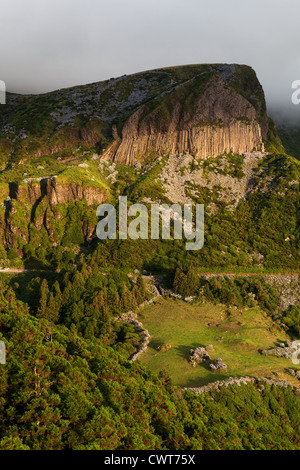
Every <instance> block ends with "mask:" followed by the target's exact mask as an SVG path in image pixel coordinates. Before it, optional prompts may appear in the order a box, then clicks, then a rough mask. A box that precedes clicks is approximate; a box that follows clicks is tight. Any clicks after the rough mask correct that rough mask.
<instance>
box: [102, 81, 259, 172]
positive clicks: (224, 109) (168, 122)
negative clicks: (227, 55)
mask: <svg viewBox="0 0 300 470" xmlns="http://www.w3.org/2000/svg"><path fill="white" fill-rule="evenodd" d="M199 78H200V79H199ZM259 118H260V114H259V113H258V111H257V109H255V107H254V105H253V104H251V103H250V102H249V101H248V100H247V99H246V98H244V97H243V96H242V95H241V94H239V93H238V92H237V91H235V90H234V89H233V88H232V87H230V86H229V85H228V84H227V83H226V82H225V80H224V79H223V78H222V77H221V75H219V74H218V73H214V74H211V73H207V74H204V76H201V77H196V78H194V79H192V80H189V81H188V83H184V84H183V85H180V86H179V87H177V88H176V89H175V90H174V91H172V92H170V93H169V94H167V95H166V96H165V97H164V98H163V99H162V101H160V102H159V103H157V106H154V109H152V110H149V106H147V105H143V106H141V107H140V108H139V109H138V110H137V111H135V112H134V113H133V114H132V115H131V116H130V117H129V119H128V120H127V121H126V122H125V124H124V126H123V128H122V132H121V136H120V137H119V136H118V135H115V139H114V142H113V144H112V145H111V146H110V148H108V150H107V151H106V153H105V157H106V158H107V159H109V160H114V161H117V162H119V163H125V164H133V163H135V162H136V160H140V159H142V158H143V156H144V155H146V154H147V153H151V152H155V153H158V154H163V153H171V154H174V153H185V152H187V153H189V154H191V155H193V156H195V157H197V158H201V159H205V158H208V157H214V156H218V155H222V154H224V153H229V152H230V153H238V154H241V153H244V152H250V151H252V150H263V149H264V144H263V140H264V138H266V132H267V126H266V123H265V121H266V116H264V115H263V119H262V120H261V122H259Z"/></svg>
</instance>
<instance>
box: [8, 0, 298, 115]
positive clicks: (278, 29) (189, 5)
mask: <svg viewBox="0 0 300 470" xmlns="http://www.w3.org/2000/svg"><path fill="white" fill-rule="evenodd" d="M0 6H1V9H0V19H1V29H0V58H1V62H0V79H1V80H4V81H5V82H6V85H7V89H8V90H9V91H13V92H19V93H40V92H46V91H51V90H54V89H58V88H65V87H68V86H73V85H79V84H85V83H91V82H96V81H100V80H105V79H107V78H110V77H117V76H120V75H123V74H130V73H135V72H139V71H142V70H148V69H153V68H156V67H165V66H172V65H182V64H191V63H214V62H221V63H240V64H248V65H251V66H252V67H253V68H254V69H255V71H256V72H257V75H258V78H259V80H260V81H261V83H262V85H263V87H264V90H265V93H266V98H267V102H268V104H269V106H270V105H275V104H281V105H284V106H289V105H290V103H291V94H292V91H291V84H292V82H293V81H294V80H300V60H299V59H300V27H299V21H300V1H299V0H107V1H104V0H0ZM296 108H297V106H295V105H294V107H293V109H294V111H295V109H296ZM297 112H298V114H299V117H300V105H299V110H298V109H297Z"/></svg>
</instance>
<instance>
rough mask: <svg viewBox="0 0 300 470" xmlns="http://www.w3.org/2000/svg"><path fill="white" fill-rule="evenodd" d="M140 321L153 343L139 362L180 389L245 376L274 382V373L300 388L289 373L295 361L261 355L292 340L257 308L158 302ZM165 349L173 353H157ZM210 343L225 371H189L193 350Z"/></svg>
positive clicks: (202, 367) (205, 368) (205, 367)
mask: <svg viewBox="0 0 300 470" xmlns="http://www.w3.org/2000/svg"><path fill="white" fill-rule="evenodd" d="M139 320H140V321H142V323H143V325H144V326H145V327H146V328H147V329H148V330H149V333H150V335H151V338H152V339H151V342H150V343H149V347H148V348H147V350H146V351H145V352H144V353H143V354H142V355H141V356H140V360H141V362H142V363H143V364H144V365H145V366H147V367H149V368H150V369H151V370H153V371H155V372H159V371H160V370H162V369H164V370H166V371H167V372H168V373H169V375H170V377H171V378H172V380H173V382H174V384H176V385H179V386H182V387H197V386H201V385H205V384H207V383H210V382H213V381H215V380H223V379H226V378H228V377H238V376H244V375H251V376H268V377H273V378H275V377H276V375H275V374H274V373H276V372H277V373H279V374H280V378H282V379H285V380H288V381H290V382H291V383H294V384H295V385H296V384H298V385H299V381H298V380H297V379H294V378H293V377H292V376H291V375H289V374H287V373H286V372H285V369H286V368H288V367H294V368H295V366H294V365H293V363H292V362H291V360H288V359H284V358H278V357H272V356H270V357H268V356H263V355H261V354H260V352H259V350H260V349H267V348H271V347H274V346H275V345H276V344H277V343H278V342H282V341H284V340H286V339H288V337H287V335H286V333H285V332H284V331H283V330H281V329H279V328H278V327H277V326H275V325H274V324H273V322H272V320H271V319H270V318H269V317H268V316H267V315H266V314H265V313H264V312H263V311H262V310H260V309H259V308H258V307H255V308H251V309H246V308H243V309H238V308H234V307H232V308H227V307H225V306H224V307H223V306H220V305H212V304H199V305H191V304H188V303H186V302H183V301H180V300H171V299H170V300H165V299H160V300H159V301H157V302H156V303H155V304H152V305H150V306H147V307H146V308H145V309H144V310H142V311H141V312H140V314H139ZM162 344H168V345H170V346H171V348H170V349H168V350H167V351H164V352H162V351H158V350H157V347H158V346H160V345H162ZM208 344H212V345H213V347H214V351H213V352H212V353H210V356H211V359H215V358H217V357H221V358H222V360H223V362H225V364H227V370H226V371H220V372H218V371H210V369H209V367H208V366H209V363H205V364H199V365H198V366H196V367H192V366H191V364H190V363H189V361H188V360H189V351H190V349H191V348H196V347H198V346H207V345H208Z"/></svg>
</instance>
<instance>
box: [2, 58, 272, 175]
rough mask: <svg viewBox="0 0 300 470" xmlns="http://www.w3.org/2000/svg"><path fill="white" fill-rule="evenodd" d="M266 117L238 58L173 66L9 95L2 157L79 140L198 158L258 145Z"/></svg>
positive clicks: (66, 148) (111, 148) (114, 151)
mask: <svg viewBox="0 0 300 470" xmlns="http://www.w3.org/2000/svg"><path fill="white" fill-rule="evenodd" d="M267 133H268V119H267V115H266V104H265V98H264V92H263V89H262V87H261V85H260V83H259V81H258V79H257V77H256V74H255V72H254V71H253V70H252V69H251V68H250V67H248V66H245V65H236V64H230V65H228V64H207V65H205V64H204V65H189V66H183V67H170V68H164V69H157V70H151V71H147V72H141V73H137V74H133V75H130V76H122V77H119V78H116V79H110V80H106V81H104V82H98V83H94V84H90V85H85V86H81V87H73V88H69V89H64V90H58V91H55V92H51V93H47V94H43V95H28V96H21V95H11V94H8V96H7V105H6V106H5V107H1V109H0V163H1V164H2V165H3V166H5V165H7V163H16V162H26V161H28V160H29V159H31V158H33V157H43V156H44V155H53V154H54V155H55V154H56V153H59V152H61V151H63V152H64V157H65V154H66V153H67V152H69V153H70V155H72V154H73V153H74V152H75V151H76V149H77V148H78V147H80V146H84V147H85V148H91V147H93V148H96V150H97V152H100V151H103V150H106V152H105V157H106V158H107V159H111V160H114V161H117V162H121V163H126V164H132V163H134V162H135V161H136V160H142V159H143V157H144V156H145V155H146V154H147V153H149V152H150V153H151V152H157V153H160V154H161V153H164V152H167V153H169V152H170V153H182V152H189V153H190V154H192V155H194V156H196V157H197V158H206V157H208V156H216V155H220V154H222V153H224V152H237V153H242V152H248V151H252V150H253V149H256V150H261V149H262V146H263V142H264V141H265V140H266V139H267Z"/></svg>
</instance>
